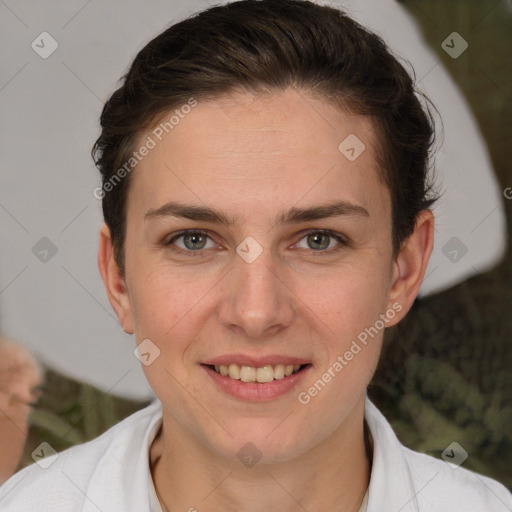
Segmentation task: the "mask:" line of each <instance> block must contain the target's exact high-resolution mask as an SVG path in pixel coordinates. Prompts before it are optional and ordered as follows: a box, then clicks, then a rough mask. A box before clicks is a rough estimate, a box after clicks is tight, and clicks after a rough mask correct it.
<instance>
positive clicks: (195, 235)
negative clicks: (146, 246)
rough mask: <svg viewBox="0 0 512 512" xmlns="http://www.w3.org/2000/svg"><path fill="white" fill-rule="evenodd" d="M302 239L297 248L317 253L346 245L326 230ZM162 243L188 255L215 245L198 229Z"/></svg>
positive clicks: (200, 254)
mask: <svg viewBox="0 0 512 512" xmlns="http://www.w3.org/2000/svg"><path fill="white" fill-rule="evenodd" d="M302 240H305V241H306V244H307V246H306V247H300V246H299V245H298V244H296V245H297V246H298V247H299V248H301V249H308V250H311V251H312V252H314V253H318V254H330V253H331V252H334V251H336V250H339V249H341V248H342V247H344V246H346V245H348V242H347V240H346V239H345V237H344V236H343V235H341V234H339V233H335V232H332V231H327V230H314V231H310V232H309V233H307V234H306V235H305V236H303V237H302V238H301V239H300V241H299V242H301V241H302ZM333 240H335V241H336V242H338V243H337V245H334V244H333V243H332V241H333ZM208 244H209V245H208ZM164 245H165V246H166V247H167V248H169V249H170V250H172V251H173V252H176V253H182V254H186V255H190V256H202V255H203V253H204V251H203V249H214V248H215V247H216V246H217V244H216V243H215V242H214V241H213V240H212V239H211V238H210V236H209V235H208V232H207V231H204V230H200V229H199V230H198V229H191V230H184V231H180V232H179V233H176V234H175V235H174V236H173V237H172V238H171V239H169V240H168V241H166V242H164ZM333 245H334V247H333Z"/></svg>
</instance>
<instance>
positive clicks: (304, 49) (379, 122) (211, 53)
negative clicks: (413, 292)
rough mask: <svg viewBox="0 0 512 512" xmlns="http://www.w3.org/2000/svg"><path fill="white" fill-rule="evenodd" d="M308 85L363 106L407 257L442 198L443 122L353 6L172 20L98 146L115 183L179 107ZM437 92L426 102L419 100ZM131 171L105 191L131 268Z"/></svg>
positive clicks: (257, 7)
mask: <svg viewBox="0 0 512 512" xmlns="http://www.w3.org/2000/svg"><path fill="white" fill-rule="evenodd" d="M287 87H297V88H299V89H302V90H305V91H310V92H311V93H313V94H315V95H317V96H318V97H320V98H323V99H325V100H327V101H330V102H331V103H332V104H333V105H335V106H337V107H339V108H342V109H344V110H345V111H348V112H350V113H353V114H356V115H363V116H370V117H371V118H372V120H373V121H374V126H375V127H376V129H377V133H378V139H379V143H378V146H379V147H378V148H377V155H378V165H379V169H380V171H381V176H382V178H383V180H384V182H385V184H386V185H387V186H388V188H389V190H390V195H391V201H392V205H391V206H392V245H393V251H394V254H395V255H396V254H397V253H398V251H399V249H400V247H401V244H402V243H403V241H404V240H406V239H407V238H408V237H409V235H410V234H411V233H412V232H413V230H414V227H415V223H416V219H417V216H418V213H419V212H420V211H421V210H423V209H426V208H429V207H430V206H431V205H432V204H433V202H434V201H435V200H436V198H435V197H433V196H430V194H431V193H432V184H431V182H430V181H429V172H428V171H429V162H430V152H431V149H432V147H433V142H434V134H435V130H434V121H433V116H432V115H431V112H430V110H429V108H428V103H429V102H428V99H427V98H426V97H425V96H424V95H423V94H422V93H420V92H419V91H417V90H416V89H415V86H414V82H413V78H411V76H410V75H409V74H408V73H407V71H406V70H405V68H404V67H403V66H402V64H400V63H399V62H398V60H397V59H396V58H395V57H394V56H393V55H392V53H391V52H390V50H389V49H388V47H387V46H386V44H385V43H384V42H383V40H382V39H381V38H380V37H378V36H377V35H376V34H374V33H373V32H371V31H369V30H368V29H366V28H364V27H363V26H361V25H360V24H359V23H357V22H355V21H354V20H353V19H351V18H350V17H349V16H347V15H346V14H345V13H344V12H342V11H340V10H338V9H335V8H332V7H329V6H325V5H323V6H321V5H317V4H314V3H312V2H310V1H307V0H260V1H257V0H240V1H237V2H232V3H229V4H226V5H223V6H214V7H210V8H208V9H207V10H204V11H202V12H200V13H198V14H195V15H193V16H191V17H189V18H187V19H185V20H184V21H181V22H179V23H176V24H174V25H171V26H170V27H169V28H167V29H166V30H165V31H164V32H162V33H161V34H159V35H158V36H157V37H155V38H154V39H152V40H151V41H150V42H149V43H148V44H147V45H146V46H145V47H144V48H143V49H142V50H141V51H140V52H139V53H138V54H137V56H136V57H135V59H134V61H133V63H132V65H131V67H130V69H129V71H128V72H127V74H126V75H125V76H124V77H123V84H122V86H121V87H120V88H119V89H117V90H116V91H115V92H114V93H113V94H112V96H111V97H110V99H109V100H108V101H107V102H106V104H105V106H104V108H103V111H102V114H101V119H100V121H101V128H102V131H101V135H100V136H99V138H98V139H97V141H96V142H95V144H94V147H93V149H92V156H93V159H94V161H95V163H96V166H97V167H98V169H99V170H100V172H101V174H102V179H103V181H102V183H103V185H105V184H106V183H108V182H109V180H111V179H112V177H113V176H114V174H115V173H116V171H117V170H118V169H119V168H120V167H121V166H122V165H123V163H125V162H126V161H128V160H129V158H130V156H131V154H132V152H133V150H134V144H135V143H136V141H137V139H138V137H139V136H140V135H141V133H143V132H145V131H146V130H148V129H149V128H151V127H152V126H154V123H156V122H158V120H159V119H161V117H162V116H163V115H164V114H165V113H167V112H169V111H170V109H173V108H176V107H179V106H180V105H183V104H186V103H187V102H188V101H189V100H190V98H191V97H193V98H195V99H196V100H207V99H215V98H216V97H219V96H221V95H224V94H229V93H231V92H236V91H249V92H255V93H258V92H269V91H270V92H271V91H273V90H282V89H285V88H287ZM419 97H422V98H424V99H425V100H426V102H425V105H424V106H423V107H422V104H421V102H420V100H419ZM129 183H130V179H129V175H127V176H126V177H125V178H123V179H122V180H119V183H117V184H116V185H115V186H113V187H109V188H110V189H111V190H110V191H109V192H108V193H103V194H102V208H103V216H104V219H105V222H106V224H107V225H108V227H109V228H110V232H111V236H112V241H113V245H114V254H115V257H116V261H117V263H118V265H119V267H120V269H121V271H122V272H123V273H124V264H125V261H124V239H125V233H126V198H127V192H128V187H129Z"/></svg>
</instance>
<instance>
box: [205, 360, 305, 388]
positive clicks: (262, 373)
mask: <svg viewBox="0 0 512 512" xmlns="http://www.w3.org/2000/svg"><path fill="white" fill-rule="evenodd" d="M205 366H206V367H208V368H209V369H210V370H212V371H214V372H216V373H218V374H219V375H222V376H223V377H227V378H230V379H233V380H240V381H242V382H256V383H260V384H265V383H267V382H272V381H274V380H281V379H285V378H287V377H289V376H290V375H295V374H297V373H299V372H301V371H302V370H303V369H304V368H306V367H308V366H311V365H310V364H295V365H293V364H286V365H285V364H276V365H266V366H262V367H258V368H256V367H254V366H240V365H238V364H236V363H233V364H230V365H223V364H220V365H212V364H208V365H205Z"/></svg>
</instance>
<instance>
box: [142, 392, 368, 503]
mask: <svg viewBox="0 0 512 512" xmlns="http://www.w3.org/2000/svg"><path fill="white" fill-rule="evenodd" d="M167 420H169V421H167ZM163 424H164V426H165V428H163V429H162V430H161V431H160V433H159V435H157V437H156V438H155V441H154V442H153V444H152V446H151V450H150V459H151V471H152V475H153V481H154V484H155V488H156V490H157V494H158V496H159V498H160V502H161V503H162V505H163V509H164V511H169V512H173V511H175V510H187V511H188V510H190V511H194V510H196V509H197V510H200V511H201V512H210V511H212V512H213V511H218V510H224V511H226V512H240V511H243V512H256V511H258V512H259V511H261V510H280V511H283V512H298V511H301V512H303V511H304V510H307V511H308V512H320V511H325V510H333V511H340V512H341V511H343V512H345V511H346V512H357V511H358V510H359V507H360V506H361V502H362V501H363V497H364V494H365V492H366V489H367V487H368V484H369V480H370V472H371V453H368V446H367V445H368V442H370V443H371V440H370V441H369V440H368V439H366V440H365V429H364V398H363V399H362V400H361V401H360V402H359V403H358V404H357V405H356V406H355V407H354V408H353V409H352V411H351V412H350V414H349V415H348V416H347V417H346V418H345V420H344V421H343V424H342V425H340V427H339V428H338V429H337V430H336V431H335V432H333V434H332V435H331V436H330V437H329V438H327V439H324V440H323V441H321V442H320V443H319V444H318V445H317V446H315V448H314V449H312V450H310V451H308V452H306V453H303V454H302V455H300V456H298V457H296V458H294V459H293V460H289V461H287V462H280V463H273V464H263V463H257V464H256V465H254V466H252V467H250V468H248V467H245V466H243V465H242V464H240V461H238V460H236V461H232V460H226V459H225V458H222V457H219V456H218V455H217V454H213V453H211V452H208V453H207V454H206V456H205V452H204V449H203V450H201V449H198V445H197V440H196V439H193V440H192V439H190V436H191V435H190V434H189V433H188V434H187V433H186V432H184V431H183V430H182V429H181V428H180V426H179V425H178V424H177V423H176V422H174V421H173V419H172V418H167V417H166V416H165V414H164V421H163Z"/></svg>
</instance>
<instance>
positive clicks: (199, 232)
mask: <svg viewBox="0 0 512 512" xmlns="http://www.w3.org/2000/svg"><path fill="white" fill-rule="evenodd" d="M312 234H321V235H327V236H330V237H332V238H334V239H335V240H336V241H337V242H338V243H339V245H338V246H337V247H334V248H331V249H323V250H321V251H315V250H313V249H311V252H312V253H313V254H315V255H318V256H324V255H328V254H330V253H332V252H335V251H339V250H340V249H342V248H343V247H345V246H348V245H349V243H348V240H347V239H346V237H344V236H343V235H342V234H341V233H336V232H334V231H329V230H327V229H312V230H310V231H308V232H306V233H305V234H304V235H303V236H302V237H301V238H300V239H299V240H298V242H300V241H301V240H302V239H304V238H306V237H308V236H309V235H312ZM185 235H201V236H206V237H208V238H210V240H212V238H211V237H210V236H209V234H208V232H207V231H204V230H202V229H185V230H183V231H180V232H178V233H176V234H175V235H174V236H173V237H172V238H171V239H169V240H168V241H166V242H164V244H163V245H164V246H165V247H167V248H168V249H169V250H171V251H172V252H175V253H179V254H186V255H187V256H189V255H190V256H193V257H203V256H202V253H204V250H202V249H199V250H197V251H192V250H185V249H181V248H180V247H176V246H173V243H174V242H175V241H176V240H178V239H179V238H181V237H183V236H185ZM298 242H297V243H298Z"/></svg>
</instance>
